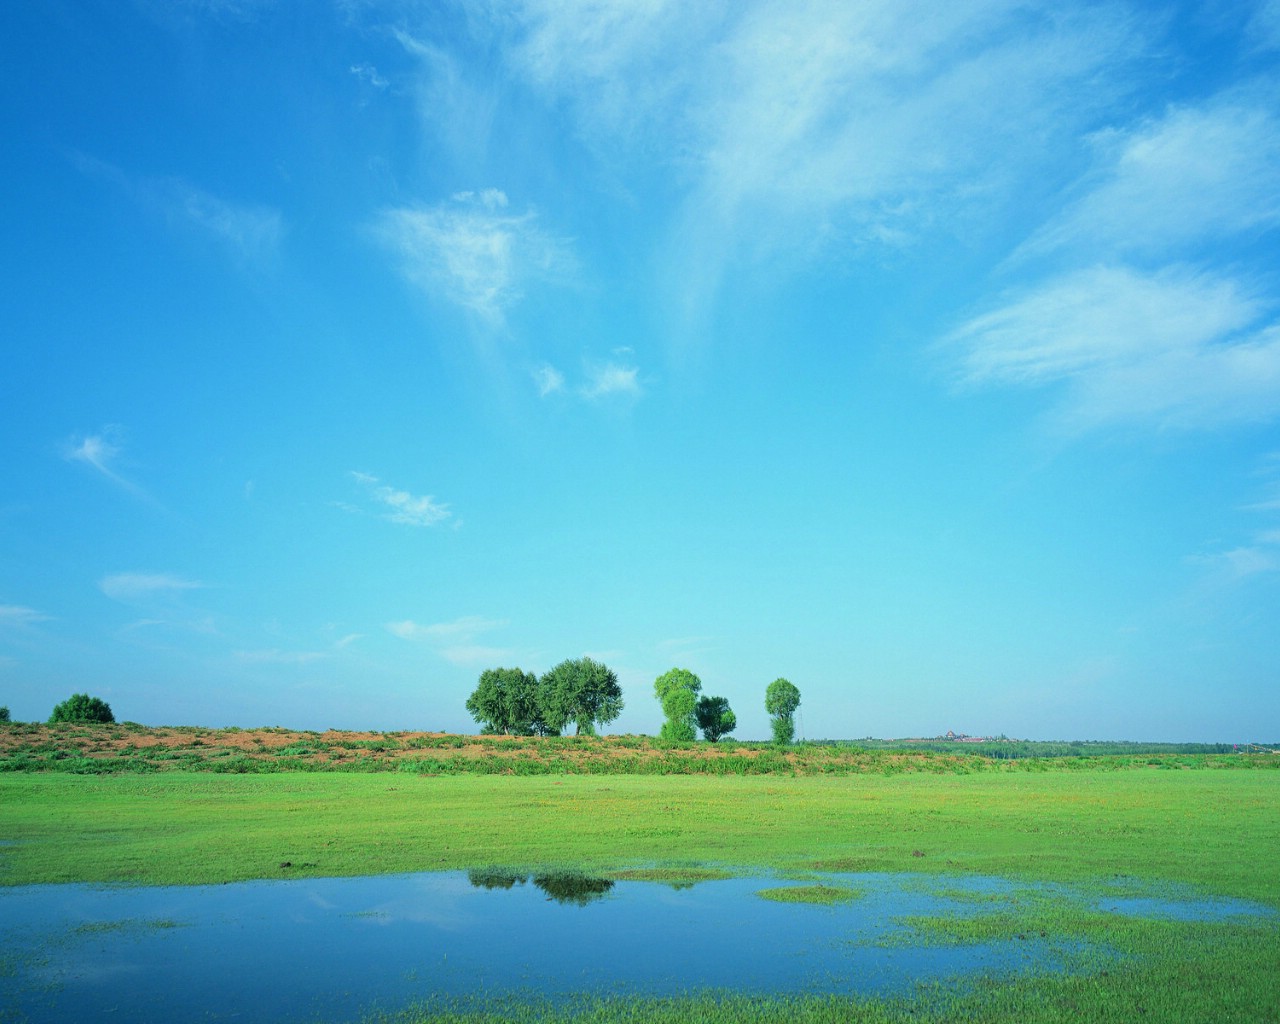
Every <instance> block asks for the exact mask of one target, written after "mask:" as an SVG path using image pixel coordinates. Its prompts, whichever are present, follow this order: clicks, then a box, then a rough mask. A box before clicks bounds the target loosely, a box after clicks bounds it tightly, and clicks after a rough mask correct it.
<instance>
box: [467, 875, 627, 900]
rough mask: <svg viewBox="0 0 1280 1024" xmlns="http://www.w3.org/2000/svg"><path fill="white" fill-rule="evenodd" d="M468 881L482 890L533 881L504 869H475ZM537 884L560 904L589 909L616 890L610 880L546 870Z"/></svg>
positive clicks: (538, 876)
mask: <svg viewBox="0 0 1280 1024" xmlns="http://www.w3.org/2000/svg"><path fill="white" fill-rule="evenodd" d="M467 880H468V881H469V882H470V883H471V884H472V885H474V886H475V887H476V888H478V889H511V888H513V887H514V886H517V885H524V884H525V883H526V882H527V881H529V876H528V875H527V874H523V873H521V874H516V873H514V872H512V871H509V870H506V869H503V868H473V869H472V870H471V871H468V872H467ZM533 884H534V885H535V886H537V887H538V888H539V889H541V890H542V891H543V892H545V893H546V894H547V898H548V899H552V900H555V901H556V902H557V903H572V904H574V905H575V906H579V907H585V906H586V905H587V904H588V903H590V902H591V901H592V900H598V899H600V898H601V897H602V896H604V894H605V893H607V892H608V891H609V890H610V889H612V888H613V880H612V879H609V878H593V877H591V876H590V875H584V874H581V873H579V872H576V871H545V872H541V873H539V874H536V875H534V876H533Z"/></svg>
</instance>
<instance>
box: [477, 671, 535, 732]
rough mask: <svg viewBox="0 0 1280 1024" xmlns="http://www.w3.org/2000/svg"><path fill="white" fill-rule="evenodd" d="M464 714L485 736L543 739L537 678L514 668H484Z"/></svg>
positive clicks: (530, 673)
mask: <svg viewBox="0 0 1280 1024" xmlns="http://www.w3.org/2000/svg"><path fill="white" fill-rule="evenodd" d="M467 710H468V711H469V712H471V717H472V718H474V719H475V720H476V721H477V722H479V723H480V724H481V726H482V731H483V732H486V733H499V734H504V733H505V734H508V735H512V736H532V735H534V734H535V733H536V734H537V735H539V736H543V735H546V733H547V732H548V729H547V727H546V725H545V724H544V722H543V720H542V711H541V709H540V708H539V706H538V677H537V676H535V675H534V674H533V673H532V672H522V671H521V670H520V669H518V668H488V669H485V670H484V671H483V672H481V673H480V682H479V684H478V685H477V686H476V689H475V692H474V693H473V694H472V695H471V696H470V697H468V698H467Z"/></svg>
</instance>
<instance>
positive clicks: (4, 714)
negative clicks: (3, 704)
mask: <svg viewBox="0 0 1280 1024" xmlns="http://www.w3.org/2000/svg"><path fill="white" fill-rule="evenodd" d="M7 721H9V709H8V708H0V722H7Z"/></svg>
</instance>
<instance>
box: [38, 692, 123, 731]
mask: <svg viewBox="0 0 1280 1024" xmlns="http://www.w3.org/2000/svg"><path fill="white" fill-rule="evenodd" d="M115 720H116V716H115V715H113V714H112V713H111V705H110V704H108V703H107V702H106V701H105V700H99V699H98V698H97V697H90V696H89V695H88V694H87V693H73V694H72V695H71V696H70V697H68V698H67V699H66V700H64V701H63V702H62V703H61V704H58V705H57V706H56V707H54V709H53V714H51V715H50V716H49V722H50V724H52V723H54V722H114V721H115Z"/></svg>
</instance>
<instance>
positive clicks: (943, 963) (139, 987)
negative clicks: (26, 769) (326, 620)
mask: <svg viewBox="0 0 1280 1024" xmlns="http://www.w3.org/2000/svg"><path fill="white" fill-rule="evenodd" d="M822 882H823V884H829V885H834V886H844V887H850V888H857V889H858V890H860V891H861V892H862V893H863V895H862V897H861V898H860V899H858V900H856V901H853V902H850V903H843V904H838V905H833V906H815V905H807V904H794V903H791V904H784V903H776V902H772V901H769V900H762V899H760V898H758V897H757V896H756V895H755V893H756V891H757V890H759V889H760V888H762V887H764V886H766V885H768V884H769V883H770V880H769V879H762V878H760V877H752V878H728V879H722V878H711V879H707V880H705V881H703V880H699V881H698V884H697V885H696V886H693V887H692V888H675V887H673V886H672V885H671V884H669V880H666V879H664V880H661V881H660V880H657V879H655V880H652V881H635V880H622V881H615V880H612V879H607V878H599V877H594V876H589V875H580V874H572V873H569V872H548V871H538V872H527V873H526V872H512V871H510V870H509V869H505V870H504V869H493V868H489V869H477V870H474V871H471V872H467V873H441V874H426V875H400V876H387V877H376V878H347V879H334V878H329V879H300V880H296V881H287V882H251V883H246V884H242V885H225V886H198V887H182V888H177V887H172V888H132V887H123V886H120V887H90V886H82V885H66V886H31V887H19V888H3V887H0V1020H10V1019H12V1020H22V1021H28V1022H30V1024H54V1022H63V1021H71V1020H74V1021H80V1022H85V1024H92V1022H95V1021H104V1022H105V1021H124V1020H127V1021H130V1022H136V1024H150V1022H153V1021H154V1022H161V1021H164V1022H166V1024H183V1022H187V1021H191V1022H194V1021H204V1020H209V1019H214V1018H234V1019H236V1020H237V1021H238V1022H240V1024H255V1022H263V1024H266V1022H269V1021H270V1022H288V1021H306V1022H312V1024H314V1022H318V1021H335V1020H348V1021H349V1020H354V1019H357V1018H358V1017H359V1016H360V1013H361V1011H362V1010H364V1009H365V1008H367V1007H369V1006H370V1005H371V1004H373V1003H375V1002H376V1003H378V1004H379V1005H380V1006H382V1007H384V1008H392V1007H394V1006H396V1005H400V1004H404V1003H408V1002H411V1001H415V1000H421V999H430V998H432V997H437V996H438V997H441V998H457V999H463V1000H467V999H471V998H476V997H479V996H481V995H486V996H501V995H502V994H504V993H507V994H511V993H534V994H537V995H541V996H546V997H549V998H553V999H554V998H562V997H569V996H572V995H574V994H576V993H582V992H592V991H608V992H611V993H614V994H618V993H635V994H650V995H667V994H677V993H680V992H684V991H689V990H696V989H708V988H724V989H735V990H737V991H740V992H744V993H770V992H774V993H777V992H835V993H844V992H864V993H887V992H894V991H903V990H906V989H907V988H909V987H910V986H912V985H914V984H916V983H919V982H924V981H928V980H930V979H941V978H946V977H953V976H956V975H959V974H963V973H965V972H971V971H982V972H1018V971H1022V970H1028V969H1036V970H1055V969H1063V968H1064V967H1065V966H1067V965H1068V964H1070V963H1071V962H1072V957H1074V956H1075V955H1076V954H1077V953H1078V947H1072V946H1069V945H1065V944H1060V943H1058V942H1057V941H1056V940H1055V939H1054V938H1053V937H1052V936H1049V937H1047V938H1042V937H1038V936H1031V937H1029V938H1028V939H1027V940H1026V941H1003V940H1001V941H991V942H985V943H978V944H971V945H965V946H952V945H947V944H935V945H927V944H926V945H918V944H914V943H915V939H914V938H913V934H914V933H912V932H910V930H909V929H907V928H905V927H904V926H903V925H902V924H901V923H900V921H902V920H904V919H907V918H910V917H911V916H912V915H931V914H939V913H955V912H957V911H958V910H959V911H961V912H963V907H964V906H965V905H966V904H965V900H964V896H965V894H966V893H973V894H978V893H986V894H1002V893H1012V891H1013V890H1012V884H1011V883H1007V882H1000V881H997V880H994V879H985V880H984V879H963V880H961V879H954V878H953V879H947V880H942V879H939V880H936V881H934V882H922V880H921V879H920V878H919V877H918V876H901V875H840V874H823V875H822ZM1024 888H1025V886H1024ZM1055 894H1056V890H1055ZM1117 895H1119V894H1117ZM1124 895H1125V896H1126V897H1131V896H1134V895H1135V893H1133V892H1130V891H1128V890H1126V891H1125V893H1124ZM606 897H607V898H606ZM1063 898H1068V897H1067V894H1066V893H1065V890H1064V891H1063ZM1075 898H1076V899H1077V900H1079V902H1080V903H1081V904H1086V905H1087V903H1088V902H1089V901H1090V899H1093V898H1096V896H1094V897H1085V896H1079V897H1075ZM1117 902H1118V901H1117ZM1129 909H1131V910H1136V909H1138V908H1136V907H1130V908H1129ZM1149 909H1154V908H1149ZM1232 909H1233V910H1237V909H1239V908H1237V907H1233V908H1232ZM1252 909H1253V911H1254V912H1257V911H1258V908H1252ZM693 934H696V935H698V936H699V944H698V946H699V948H698V954H697V956H690V955H688V949H687V947H686V946H683V945H681V944H678V943H672V942H671V941H670V937H671V936H672V935H693Z"/></svg>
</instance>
